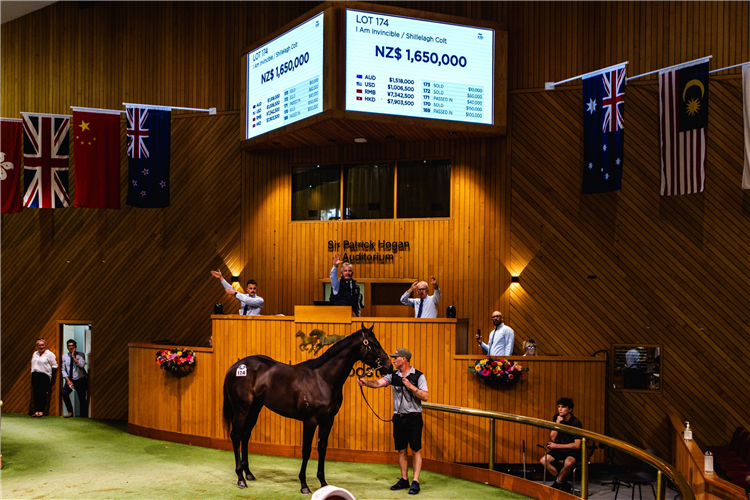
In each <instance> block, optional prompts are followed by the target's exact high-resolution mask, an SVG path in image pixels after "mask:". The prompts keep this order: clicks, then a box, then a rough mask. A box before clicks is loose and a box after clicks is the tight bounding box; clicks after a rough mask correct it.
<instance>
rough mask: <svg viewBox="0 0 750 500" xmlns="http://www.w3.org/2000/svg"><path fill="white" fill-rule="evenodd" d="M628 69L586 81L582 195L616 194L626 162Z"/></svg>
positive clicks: (613, 69)
mask: <svg viewBox="0 0 750 500" xmlns="http://www.w3.org/2000/svg"><path fill="white" fill-rule="evenodd" d="M624 113H625V65H624V64H622V65H618V66H613V67H611V68H607V69H605V70H603V71H602V72H599V73H595V74H593V75H590V76H587V77H586V78H584V80H583V133H584V135H583V160H584V163H583V189H582V191H583V193H584V194H592V193H606V192H610V191H617V190H618V189H620V187H621V185H622V166H623V163H624V162H625V155H624V152H625V114H624Z"/></svg>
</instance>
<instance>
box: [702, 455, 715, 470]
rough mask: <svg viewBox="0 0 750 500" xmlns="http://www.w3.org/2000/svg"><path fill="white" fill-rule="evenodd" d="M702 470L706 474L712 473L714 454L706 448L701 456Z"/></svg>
mask: <svg viewBox="0 0 750 500" xmlns="http://www.w3.org/2000/svg"><path fill="white" fill-rule="evenodd" d="M703 472H705V473H706V474H713V473H714V455H713V453H711V452H710V451H708V450H706V454H705V455H704V456H703Z"/></svg>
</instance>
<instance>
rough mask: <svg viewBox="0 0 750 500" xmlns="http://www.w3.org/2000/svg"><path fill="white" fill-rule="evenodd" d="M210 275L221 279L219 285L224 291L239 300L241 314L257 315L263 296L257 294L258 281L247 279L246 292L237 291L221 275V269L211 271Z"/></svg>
mask: <svg viewBox="0 0 750 500" xmlns="http://www.w3.org/2000/svg"><path fill="white" fill-rule="evenodd" d="M211 275H212V276H213V277H214V278H217V279H220V280H221V286H223V287H224V292H225V293H226V294H227V295H233V296H234V298H236V299H237V300H239V301H240V302H241V303H242V305H241V306H240V315H241V316H259V315H260V310H261V309H263V297H259V296H258V295H257V292H258V283H257V282H256V281H255V280H247V285H246V286H245V290H247V293H239V292H237V291H235V289H234V288H232V285H230V284H229V283H227V281H226V280H225V279H224V277H223V276H222V275H221V271H211Z"/></svg>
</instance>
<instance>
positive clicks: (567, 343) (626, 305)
mask: <svg viewBox="0 0 750 500" xmlns="http://www.w3.org/2000/svg"><path fill="white" fill-rule="evenodd" d="M655 88H656V85H655V84H642V85H636V86H629V87H628V90H627V92H626V93H627V95H628V96H629V97H628V99H629V100H631V99H632V101H631V102H632V104H629V105H628V109H629V110H630V111H628V119H627V120H628V123H629V124H632V125H629V126H628V132H627V133H628V147H627V151H626V163H625V170H624V174H623V189H622V190H621V191H619V192H617V193H613V194H603V195H593V196H580V194H579V192H580V169H581V166H580V162H581V153H580V149H578V150H575V149H573V150H571V149H570V148H565V147H564V146H563V144H562V143H561V142H560V141H559V140H558V139H557V138H558V137H559V136H560V135H561V132H559V131H558V130H557V128H558V127H562V128H563V129H568V128H573V129H574V130H577V129H578V128H579V127H580V125H579V123H580V119H579V118H578V114H579V113H580V111H579V106H580V95H581V94H580V90H570V91H564V92H560V91H556V92H555V94H554V96H550V95H549V94H530V93H519V94H515V95H514V96H513V100H514V102H513V104H512V106H511V109H513V116H512V118H511V121H512V123H513V132H512V134H513V158H512V165H513V194H512V200H513V209H512V210H513V211H512V214H513V217H512V226H513V229H512V230H513V239H512V242H513V243H512V244H513V245H514V247H516V248H515V249H514V254H518V255H519V256H520V255H529V254H530V253H533V254H534V257H533V258H532V259H531V261H530V262H529V263H528V264H527V266H526V268H525V270H524V273H523V274H522V287H523V293H520V292H519V293H518V294H517V295H514V300H513V302H512V303H513V308H514V312H516V313H517V314H514V315H513V318H514V319H515V321H516V322H515V323H514V326H518V327H519V328H523V329H527V328H528V329H532V328H533V329H535V330H536V332H537V333H535V335H536V336H535V337H534V338H535V340H536V341H537V342H538V343H539V344H540V345H541V346H544V345H549V346H552V347H553V348H554V350H557V351H558V352H560V353H562V354H565V355H571V354H573V353H574V352H577V351H578V349H581V347H584V349H585V351H584V352H586V351H589V352H593V351H595V350H599V349H608V344H610V343H613V342H615V341H616V339H623V341H625V342H646V343H649V342H655V343H660V344H662V345H664V349H665V351H664V354H663V359H664V371H665V375H664V392H663V394H653V395H649V394H633V395H629V394H627V393H621V392H612V394H611V397H610V407H609V415H610V428H611V430H612V432H613V435H614V436H615V437H618V438H621V439H625V440H627V441H630V442H634V443H635V444H638V445H640V446H644V447H656V448H657V449H659V450H660V451H662V452H663V453H665V454H668V453H669V438H668V436H669V434H668V432H664V431H665V429H666V419H665V416H664V410H663V408H664V407H665V405H673V406H674V407H675V408H679V409H680V410H679V411H680V413H682V414H690V415H691V424H692V425H698V426H700V427H701V432H702V434H703V435H704V437H703V439H706V441H707V442H720V441H722V440H723V439H724V438H723V436H724V435H725V434H726V433H727V432H731V429H730V430H728V428H729V427H732V426H733V425H735V422H742V421H744V419H745V418H746V417H742V416H740V415H738V414H737V413H736V411H735V409H736V408H737V406H734V405H732V407H731V408H730V407H725V406H723V404H722V403H721V402H720V400H721V396H720V394H724V393H727V391H729V392H732V393H733V394H737V395H740V394H742V396H740V397H741V398H744V397H745V396H747V393H746V391H744V390H742V389H740V388H741V387H746V386H747V378H746V376H745V375H744V374H743V373H742V370H741V369H740V368H739V365H738V362H739V360H740V359H741V358H740V357H738V356H740V353H739V352H738V353H731V354H730V353H727V352H726V349H725V347H722V345H721V344H722V343H723V342H726V343H728V344H731V345H735V342H738V341H739V338H740V337H746V335H747V315H746V314H745V313H744V311H745V310H746V309H747V308H746V301H747V294H746V292H745V291H744V290H746V289H747V288H748V259H747V250H746V247H745V249H744V250H743V248H741V247H738V246H737V244H736V243H735V242H737V241H740V242H744V240H746V239H747V238H746V236H742V235H739V234H738V233H737V231H736V228H742V227H746V226H747V218H746V217H745V216H744V215H743V209H742V201H741V200H742V199H743V197H744V196H745V195H743V193H742V192H741V190H740V189H739V165H741V154H742V153H741V144H742V139H741V138H739V136H738V134H739V133H741V128H740V130H739V131H738V124H739V121H740V117H739V114H740V113H739V109H740V96H739V89H738V88H737V82H736V80H731V81H730V80H725V79H712V81H711V89H712V92H715V94H716V95H717V96H720V97H718V98H717V99H715V100H716V101H720V102H719V103H717V105H716V106H715V107H712V108H713V109H712V118H711V125H710V127H711V136H712V137H714V136H715V137H716V139H711V142H710V144H709V160H708V161H709V169H708V175H707V177H708V179H710V185H708V186H707V188H706V192H705V193H703V194H700V195H693V196H689V197H688V196H685V197H672V198H660V197H659V196H658V188H659V170H658V169H659V156H658V123H657V122H656V116H657V115H654V114H652V113H658V111H657V109H658V100H657V98H656V94H655ZM630 96H632V97H630ZM551 100H554V101H555V103H556V107H557V111H558V113H557V114H558V115H559V116H560V118H559V123H558V122H552V123H550V122H548V121H546V120H544V119H542V115H540V113H539V110H540V109H541V107H543V106H544V107H547V106H548V105H549V103H550V101H551ZM712 102H713V101H712ZM641 103H643V105H641ZM519 136H520V137H519ZM631 151H632V152H633V154H632V155H631ZM549 163H553V164H555V165H557V166H558V168H557V169H556V170H555V172H550V171H549V169H547V168H545V167H543V166H542V165H546V164H549ZM552 193H554V197H552V196H551V194H552ZM722 240H725V242H723V241H722ZM519 265H520V264H519ZM588 274H592V275H596V276H597V279H596V280H587V279H586V276H587V275H588ZM732 290H734V292H732ZM741 290H742V291H741ZM581 298H582V299H583V301H581V300H577V299H581ZM556 318H564V321H557V320H556ZM707 318H711V319H710V320H707ZM626 325H628V326H626ZM686 332H689V337H688V338H689V339H690V340H688V341H686V338H685V333H686ZM740 332H744V333H740ZM737 345H739V344H737ZM741 345H742V347H739V350H741V351H743V353H744V350H745V345H746V343H744V342H742V343H741ZM545 352H547V351H545ZM742 355H744V354H742ZM705 363H708V364H710V365H711V366H715V367H716V369H715V370H713V369H712V370H708V372H704V370H702V369H701V368H699V367H700V366H704V364H705ZM698 379H700V380H701V383H697V384H693V383H684V382H683V381H686V380H691V381H692V380H698ZM743 401H744V399H743ZM717 405H718V406H719V407H722V408H723V409H722V413H723V416H722V422H721V423H720V424H719V425H718V426H711V425H710V424H709V423H708V422H707V421H706V422H703V421H702V419H704V418H713V417H709V414H712V412H709V413H706V412H705V408H706V407H716V406H717ZM633 408H639V409H641V412H642V418H643V419H644V420H645V421H647V422H650V425H644V424H643V421H642V420H641V418H639V419H633V417H632V411H633ZM693 419H696V423H693ZM730 422H731V423H730Z"/></svg>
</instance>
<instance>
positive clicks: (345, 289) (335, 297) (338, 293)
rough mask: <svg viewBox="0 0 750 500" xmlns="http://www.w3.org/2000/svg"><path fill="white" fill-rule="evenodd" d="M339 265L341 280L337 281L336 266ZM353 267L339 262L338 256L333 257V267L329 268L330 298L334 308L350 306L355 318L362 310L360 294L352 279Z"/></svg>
mask: <svg viewBox="0 0 750 500" xmlns="http://www.w3.org/2000/svg"><path fill="white" fill-rule="evenodd" d="M339 264H341V279H339V274H338V266H339ZM353 276H354V267H353V266H352V265H351V264H350V263H348V262H344V261H343V260H341V256H340V255H339V254H335V255H334V256H333V267H332V268H331V298H330V301H331V302H333V305H335V306H350V307H351V308H352V312H353V313H354V315H355V316H359V315H360V309H362V307H363V305H362V293H361V292H360V289H359V285H358V284H357V282H356V281H354V279H352V277H353Z"/></svg>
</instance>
